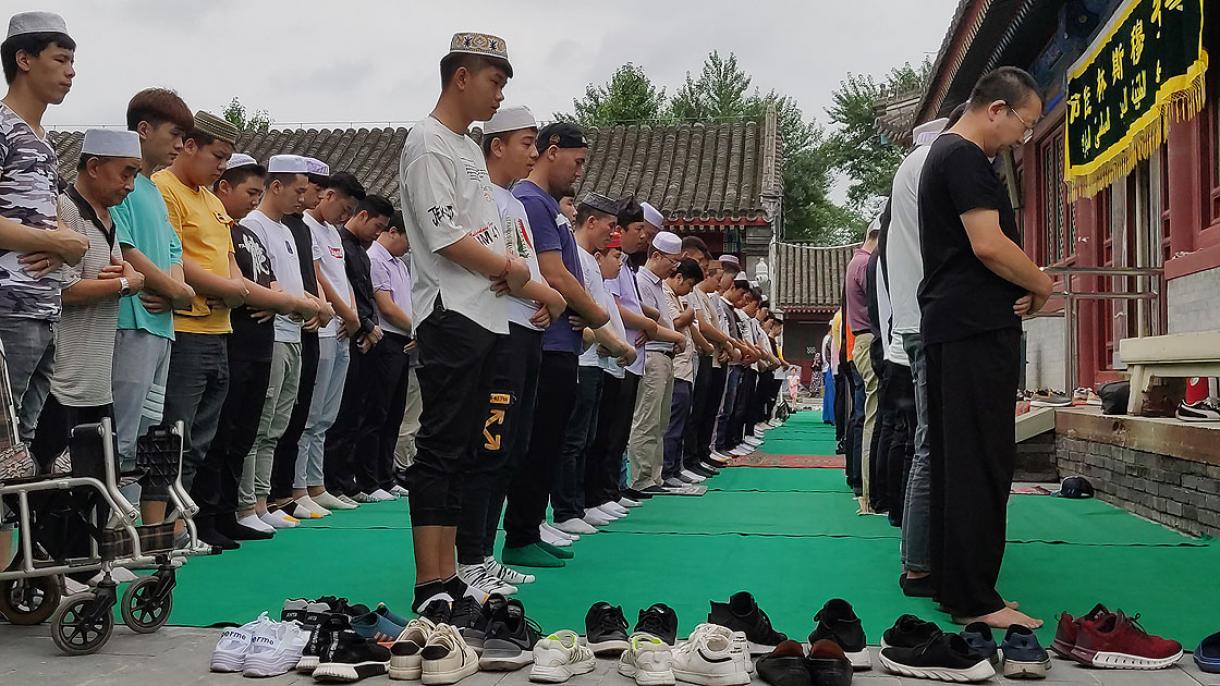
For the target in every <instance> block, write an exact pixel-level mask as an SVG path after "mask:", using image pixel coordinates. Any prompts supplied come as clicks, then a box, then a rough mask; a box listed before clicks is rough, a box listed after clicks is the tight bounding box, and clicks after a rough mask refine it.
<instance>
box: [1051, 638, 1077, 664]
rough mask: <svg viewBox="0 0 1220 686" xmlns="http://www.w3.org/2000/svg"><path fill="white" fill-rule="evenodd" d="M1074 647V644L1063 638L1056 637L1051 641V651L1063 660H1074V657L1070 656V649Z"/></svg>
mask: <svg viewBox="0 0 1220 686" xmlns="http://www.w3.org/2000/svg"><path fill="white" fill-rule="evenodd" d="M1075 647H1076V646H1075V645H1074V644H1072V643H1068V642H1067V641H1064V640H1062V639H1058V638H1056V639H1055V640H1054V641H1053V642H1051V652H1052V653H1054V654H1056V655H1058V656H1059V657H1061V658H1063V659H1065V660H1075V659H1076V658H1074V657H1072V649H1073V648H1075Z"/></svg>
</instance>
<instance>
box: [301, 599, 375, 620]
mask: <svg viewBox="0 0 1220 686" xmlns="http://www.w3.org/2000/svg"><path fill="white" fill-rule="evenodd" d="M314 602H315V603H325V604H327V605H329V606H330V611H331V612H338V613H340V614H345V615H347V616H348V617H359V616H360V615H367V614H368V613H369V606H368V605H361V604H360V603H354V604H353V603H351V602H348V600H347V598H340V597H338V596H333V595H324V596H322V597H321V598H318V599H317V600H315V601H314Z"/></svg>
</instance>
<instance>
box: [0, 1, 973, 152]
mask: <svg viewBox="0 0 1220 686" xmlns="http://www.w3.org/2000/svg"><path fill="white" fill-rule="evenodd" d="M956 5H957V0H918V1H917V2H913V1H910V0H901V1H899V0H845V1H844V0H839V1H831V0H804V1H795V0H793V1H780V0H749V1H746V2H742V1H740V0H739V1H736V2H728V1H726V0H703V1H698V0H615V1H614V2H580V1H571V2H554V1H551V2H542V1H535V0H510V1H507V2H505V1H503V0H501V1H500V2H485V1H483V0H456V1H455V0H429V1H427V2H421V1H418V0H339V1H336V0H329V1H322V0H293V1H283V0H278V1H271V0H244V1H239V0H202V1H198V2H185V1H182V0H104V1H100V0H42V1H41V2H38V1H37V0H19V1H18V2H6V3H5V7H6V8H7V9H9V10H10V11H13V10H19V9H20V10H24V9H50V10H54V11H57V12H60V13H61V14H63V15H64V18H65V19H66V21H67V24H68V30H69V32H70V33H71V34H72V36H73V37H74V38H75V39H76V41H77V43H78V48H77V53H76V67H77V76H76V81H75V83H74V85H73V87H72V92H71V93H69V95H68V99H67V100H66V101H65V102H64V104H63V105H61V106H58V107H54V108H52V109H51V110H50V112H49V113H48V115H47V118H46V120H44V123H46V124H48V125H49V127H50V128H56V127H57V126H58V127H61V128H62V127H64V126H67V125H98V124H121V123H122V120H123V113H124V109H125V107H126V103H127V100H128V99H129V98H130V97H131V95H132V94H133V93H135V92H136V91H137V90H139V89H141V88H144V87H147V86H154V85H155V86H167V87H171V88H174V89H176V90H177V91H178V92H179V93H180V94H181V95H182V96H183V98H185V99H186V101H187V103H188V104H189V105H190V106H191V107H192V108H193V109H210V110H213V111H216V112H219V111H220V110H221V109H222V108H223V107H224V106H225V105H226V104H227V103H228V101H229V99H230V98H232V97H233V96H238V97H240V98H241V100H242V102H243V103H244V104H246V105H247V107H249V108H258V109H266V110H268V111H269V112H270V115H271V117H272V119H273V120H274V121H275V122H276V125H277V126H280V125H294V124H298V123H308V124H315V125H316V123H328V124H330V125H332V126H335V125H338V126H347V125H348V124H349V123H360V122H373V123H379V124H385V123H387V122H409V121H414V120H417V119H419V118H420V117H421V116H424V115H426V114H427V113H428V112H429V111H430V110H431V108H432V105H433V104H434V103H435V100H436V95H437V91H438V83H437V82H438V81H439V77H438V75H437V62H438V60H439V59H440V57H441V55H443V54H444V52H445V51H446V50H447V49H448V44H449V37H450V36H451V35H452V34H453V33H454V32H455V31H484V32H489V33H495V34H497V35H499V36H501V37H502V38H504V39H505V41H506V42H507V44H508V49H509V57H510V59H511V60H512V63H513V67H514V69H515V71H516V78H515V79H513V80H512V82H510V84H509V86H508V88H507V90H506V93H505V96H506V97H505V103H506V104H509V105H517V104H523V105H528V106H529V107H530V108H532V109H533V110H534V112H535V114H537V115H538V116H539V117H540V118H541V117H549V116H550V115H551V114H552V113H553V112H555V111H570V110H571V107H572V98H573V97H576V96H578V95H581V94H583V93H584V89H585V86H586V84H588V83H591V82H596V83H601V82H604V81H605V80H606V79H608V78H609V76H610V74H611V73H612V72H613V71H614V70H615V69H616V68H617V67H618V66H619V65H621V64H623V63H624V62H634V63H636V64H638V65H640V66H642V67H643V68H644V69H645V70H646V71H647V73H648V74H649V76H651V77H652V79H653V81H654V82H655V83H657V84H658V85H663V86H666V87H667V90H668V91H669V92H670V93H672V92H673V91H674V90H675V89H676V87H677V86H678V85H679V84H681V82H682V79H683V76H684V75H685V73H686V72H687V71H692V72H697V71H698V69H699V68H700V66H701V65H702V62H703V59H704V57H705V56H706V55H707V53H708V52H709V51H711V50H713V49H717V50H720V51H721V52H722V53H728V52H730V51H732V52H735V53H737V57H738V60H739V62H740V63H741V65H742V66H743V67H744V68H745V69H746V71H747V72H748V73H749V74H751V75H752V76H753V77H754V85H756V86H758V87H759V88H760V89H762V91H764V92H766V91H768V90H770V89H776V90H778V91H780V92H782V93H787V94H789V95H792V96H795V97H796V99H797V101H798V102H799V104H800V106H801V107H802V109H803V110H804V111H805V114H806V116H807V117H812V118H816V119H818V120H819V121H821V122H823V123H825V122H826V119H827V118H826V115H825V109H826V107H827V106H828V104H829V102H830V93H831V91H832V90H833V89H834V88H835V86H836V85H837V84H838V83H839V81H840V79H842V78H843V77H844V76H845V75H846V74H847V73H848V72H857V73H867V74H877V75H880V74H883V73H885V72H886V71H887V70H888V69H889V68H890V67H892V66H895V65H897V64H901V63H902V62H904V61H908V60H909V61H912V62H915V61H918V60H921V59H923V58H924V56H925V55H926V56H930V57H934V56H935V54H936V51H937V50H938V49H939V48H940V43H941V40H942V38H943V37H944V34H945V31H946V29H947V28H948V25H949V21H950V19H951V18H952V14H953V8H954V7H955V6H956Z"/></svg>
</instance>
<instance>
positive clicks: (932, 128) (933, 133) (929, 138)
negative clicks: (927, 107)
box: [911, 117, 949, 146]
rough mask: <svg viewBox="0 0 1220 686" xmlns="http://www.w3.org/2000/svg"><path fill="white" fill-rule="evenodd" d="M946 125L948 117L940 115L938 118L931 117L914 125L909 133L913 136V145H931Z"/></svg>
mask: <svg viewBox="0 0 1220 686" xmlns="http://www.w3.org/2000/svg"><path fill="white" fill-rule="evenodd" d="M948 125H949V118H948V117H941V118H940V119H933V120H932V121H930V122H926V123H923V124H920V125H919V126H916V127H915V128H914V130H912V131H911V135H912V136H913V137H914V138H915V145H919V146H924V145H932V142H933V141H935V140H936V138H937V137H938V136H940V134H941V133H943V132H944V130H945V127H947V126H948Z"/></svg>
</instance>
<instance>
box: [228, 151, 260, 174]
mask: <svg viewBox="0 0 1220 686" xmlns="http://www.w3.org/2000/svg"><path fill="white" fill-rule="evenodd" d="M257 164H258V160H256V159H254V158H253V157H250V156H249V155H247V154H246V153H244V152H235V153H233V154H232V155H231V156H230V157H229V163H228V164H226V165H225V169H226V170H228V169H237V168H238V167H252V166H254V165H257Z"/></svg>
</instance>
